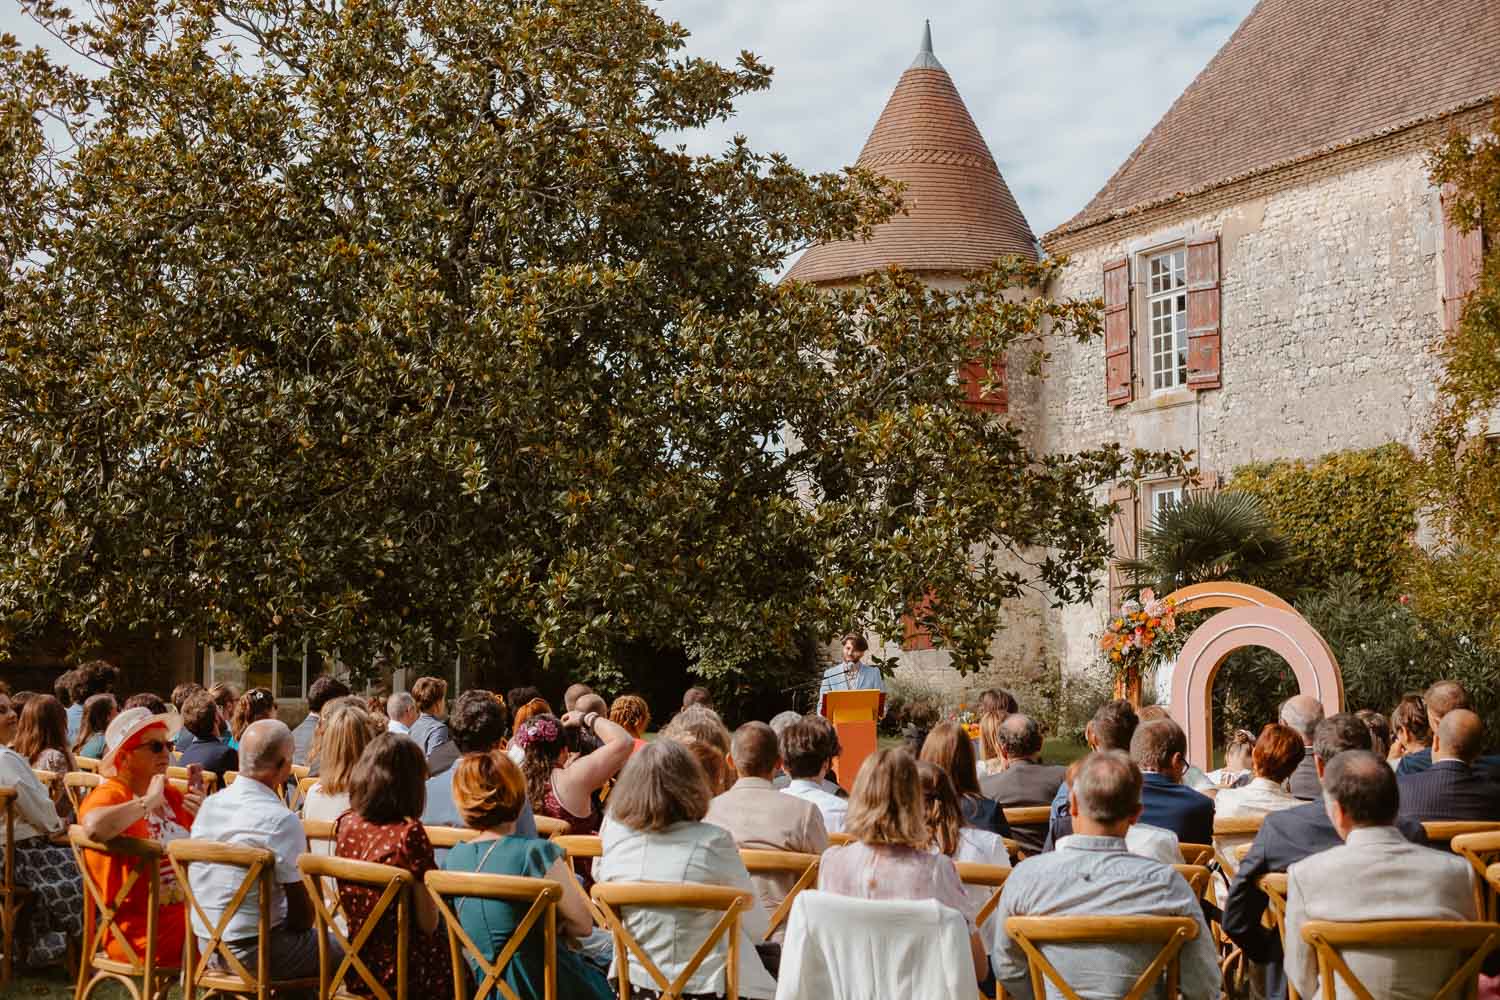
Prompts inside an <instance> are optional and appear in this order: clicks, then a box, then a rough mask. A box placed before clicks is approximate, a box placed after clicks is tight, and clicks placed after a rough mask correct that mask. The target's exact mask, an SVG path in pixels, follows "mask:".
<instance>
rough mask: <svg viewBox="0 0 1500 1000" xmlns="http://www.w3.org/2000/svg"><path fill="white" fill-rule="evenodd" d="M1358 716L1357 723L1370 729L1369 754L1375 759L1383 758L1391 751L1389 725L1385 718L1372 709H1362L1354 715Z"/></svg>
mask: <svg viewBox="0 0 1500 1000" xmlns="http://www.w3.org/2000/svg"><path fill="white" fill-rule="evenodd" d="M1354 714H1355V715H1357V716H1359V721H1361V722H1363V723H1364V724H1365V725H1366V726H1368V727H1369V728H1370V746H1371V748H1372V749H1371V750H1370V752H1371V753H1373V754H1374V755H1375V756H1377V757H1384V756H1386V754H1388V753H1390V750H1391V724H1390V722H1388V721H1387V720H1386V717H1385V716H1383V715H1381V714H1380V713H1379V712H1377V711H1375V710H1374V709H1373V708H1362V709H1360V710H1359V711H1358V712H1355V713H1354Z"/></svg>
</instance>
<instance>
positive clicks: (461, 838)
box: [426, 826, 479, 849]
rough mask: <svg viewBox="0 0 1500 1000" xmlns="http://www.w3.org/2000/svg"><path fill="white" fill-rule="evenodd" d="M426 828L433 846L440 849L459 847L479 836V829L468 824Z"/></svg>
mask: <svg viewBox="0 0 1500 1000" xmlns="http://www.w3.org/2000/svg"><path fill="white" fill-rule="evenodd" d="M426 830H427V839H428V840H429V841H430V842H431V843H432V846H433V847H436V848H439V849H445V848H450V847H457V846H458V845H459V844H462V843H464V842H465V841H468V840H473V839H474V838H475V837H477V836H479V831H478V830H471V829H469V828H468V827H466V826H429V827H427V828H426Z"/></svg>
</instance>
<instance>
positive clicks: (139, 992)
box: [68, 824, 180, 1000]
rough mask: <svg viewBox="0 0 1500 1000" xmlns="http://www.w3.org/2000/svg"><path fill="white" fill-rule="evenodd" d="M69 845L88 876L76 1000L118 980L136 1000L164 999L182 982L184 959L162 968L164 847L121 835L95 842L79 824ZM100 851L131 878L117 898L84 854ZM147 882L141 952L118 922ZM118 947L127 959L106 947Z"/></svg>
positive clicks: (85, 878) (172, 959)
mask: <svg viewBox="0 0 1500 1000" xmlns="http://www.w3.org/2000/svg"><path fill="white" fill-rule="evenodd" d="M68 842H69V843H70V844H71V845H72V848H73V860H74V862H75V863H76V864H77V865H78V870H79V872H80V873H82V875H83V954H82V957H81V959H80V960H79V963H78V987H77V990H76V992H75V993H74V996H75V997H76V1000H88V996H89V994H90V993H92V992H93V991H94V988H95V987H97V986H98V985H99V984H100V983H103V982H106V981H113V982H117V983H119V984H121V985H122V986H124V987H125V990H126V992H127V993H129V995H130V996H131V998H132V1000H156V998H158V997H165V996H166V993H167V989H168V988H169V987H170V986H171V985H172V983H173V981H175V980H176V979H177V976H178V973H179V969H178V968H177V961H176V960H179V959H180V956H166V960H167V961H168V962H170V963H171V965H170V967H168V968H163V967H162V964H161V963H162V958H163V956H160V955H158V954H157V953H156V919H157V914H158V912H159V911H160V909H161V863H162V858H163V856H164V855H163V852H162V849H161V845H160V844H158V843H156V842H155V841H151V840H138V839H136V838H134V837H116V838H115V839H114V840H111V841H108V842H107V843H101V842H99V841H96V840H90V839H89V838H88V837H87V836H86V835H85V834H84V832H83V827H81V826H78V825H77V824H74V825H73V826H71V827H69V828H68ZM85 851H95V852H97V853H100V854H108V855H110V856H111V857H113V858H115V859H116V860H118V861H121V862H123V863H124V864H125V866H126V868H127V874H126V876H125V878H124V879H123V880H122V881H121V883H120V889H119V891H118V892H116V893H115V895H114V896H113V897H112V898H106V896H105V890H104V887H103V886H101V885H100V884H99V883H98V882H95V881H94V876H93V873H92V872H91V871H90V870H89V867H88V865H87V864H86V863H85V862H84V852H85ZM142 880H144V881H145V883H146V892H147V899H146V949H145V953H144V954H142V953H141V952H138V951H136V949H135V948H134V946H132V945H131V943H130V939H129V938H127V937H126V936H125V932H124V931H122V930H120V928H119V926H118V925H117V924H116V923H115V917H116V915H117V914H118V913H119V912H120V907H121V906H122V905H123V904H124V902H125V900H126V898H127V897H128V896H129V895H130V892H131V890H132V889H134V888H135V887H136V884H137V883H139V882H141V881H142ZM111 940H114V941H115V942H117V943H118V944H119V946H120V947H121V949H123V950H124V952H125V954H126V955H128V956H130V957H129V960H127V961H123V962H122V961H119V960H117V959H113V958H110V957H109V952H108V950H107V948H106V946H107V944H108V942H109V941H111Z"/></svg>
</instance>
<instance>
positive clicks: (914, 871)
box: [818, 747, 989, 983]
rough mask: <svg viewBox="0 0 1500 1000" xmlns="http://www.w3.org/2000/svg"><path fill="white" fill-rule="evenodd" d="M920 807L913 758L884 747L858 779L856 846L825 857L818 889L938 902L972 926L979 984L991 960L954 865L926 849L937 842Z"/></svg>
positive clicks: (853, 802) (853, 822) (852, 803)
mask: <svg viewBox="0 0 1500 1000" xmlns="http://www.w3.org/2000/svg"><path fill="white" fill-rule="evenodd" d="M971 756H972V755H971ZM934 767H936V765H934ZM938 770H940V771H941V770H942V768H938ZM945 773H946V772H945ZM923 806H924V803H923V799H922V779H921V778H920V777H919V776H918V773H917V762H916V761H915V760H913V759H912V757H911V754H909V753H907V752H906V751H905V750H896V749H893V748H890V747H887V748H885V749H882V750H877V751H875V752H874V753H873V754H871V755H870V756H868V757H866V758H865V762H864V763H863V764H861V765H860V768H859V774H858V775H856V776H855V778H854V792H853V793H852V794H851V795H850V796H849V818H848V821H847V822H846V823H845V825H844V831H845V832H846V833H848V834H849V835H850V836H851V837H853V838H854V843H851V844H844V845H843V846H841V847H830V848H829V849H828V850H827V851H825V852H824V853H823V865H822V867H821V868H819V869H818V888H819V889H821V890H823V891H824V892H834V893H838V894H839V895H840V896H853V897H856V898H858V899H905V900H921V899H933V900H936V901H937V902H939V903H942V904H943V905H944V906H949V907H952V908H953V909H955V910H957V911H958V912H959V913H962V914H963V915H964V919H965V920H966V921H967V922H968V924H969V948H970V951H971V953H972V955H973V958H974V980H975V982H976V983H978V982H981V981H983V980H984V979H986V978H987V977H988V976H989V960H988V958H987V957H986V956H985V953H984V944H983V942H981V941H980V939H979V934H978V933H977V932H976V931H975V930H974V911H973V910H972V909H971V908H970V905H969V899H968V896H967V895H966V894H965V892H964V885H963V882H962V881H961V880H960V879H959V877H958V869H957V868H955V867H954V866H953V859H952V858H950V857H948V856H947V855H946V854H939V853H937V852H934V851H932V850H929V849H928V844H929V843H930V842H931V840H932V836H931V834H930V833H929V832H928V829H927V821H926V818H925V813H926V810H925V809H924V808H923Z"/></svg>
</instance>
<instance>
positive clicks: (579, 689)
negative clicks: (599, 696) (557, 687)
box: [563, 683, 594, 712]
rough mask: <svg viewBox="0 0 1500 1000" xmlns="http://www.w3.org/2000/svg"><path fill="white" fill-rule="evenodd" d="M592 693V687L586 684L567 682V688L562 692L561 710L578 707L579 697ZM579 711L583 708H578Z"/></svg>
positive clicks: (571, 709)
mask: <svg viewBox="0 0 1500 1000" xmlns="http://www.w3.org/2000/svg"><path fill="white" fill-rule="evenodd" d="M593 693H594V689H593V688H591V687H589V686H588V685H587V684H583V683H578V684H569V685H568V689H567V690H566V691H564V692H563V711H564V712H571V711H573V709H575V708H578V699H579V698H582V697H583V696H584V695H586V694H593ZM579 711H583V709H581V708H580V709H579Z"/></svg>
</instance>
